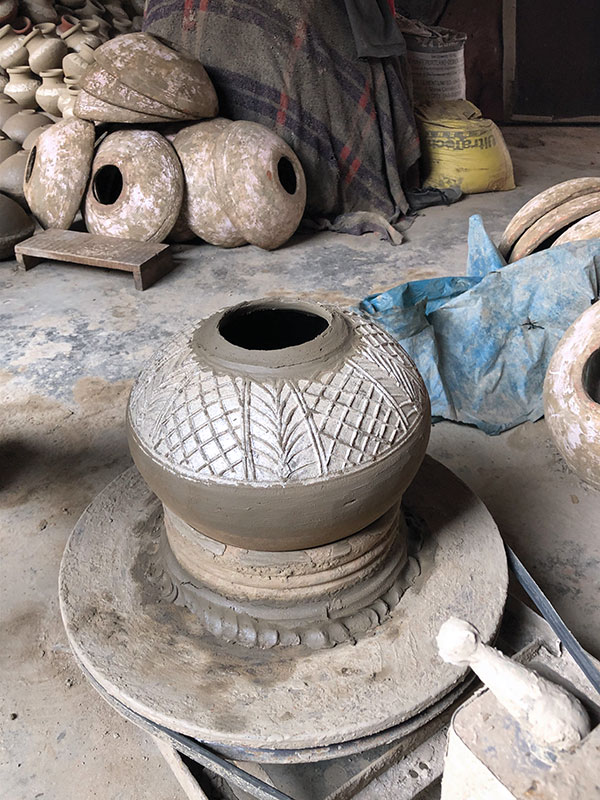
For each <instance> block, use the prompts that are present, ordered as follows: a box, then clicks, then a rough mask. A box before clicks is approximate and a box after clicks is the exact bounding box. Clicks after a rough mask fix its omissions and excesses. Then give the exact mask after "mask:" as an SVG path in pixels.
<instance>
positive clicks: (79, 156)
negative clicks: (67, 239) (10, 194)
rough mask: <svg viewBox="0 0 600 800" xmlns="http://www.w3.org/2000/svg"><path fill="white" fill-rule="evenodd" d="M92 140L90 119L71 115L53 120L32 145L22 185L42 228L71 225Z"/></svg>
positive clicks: (89, 161) (85, 179)
mask: <svg viewBox="0 0 600 800" xmlns="http://www.w3.org/2000/svg"><path fill="white" fill-rule="evenodd" d="M94 141H95V132H94V126H93V125H92V123H91V122H84V120H81V119H74V118H73V119H68V120H61V121H59V122H57V123H56V125H53V126H52V127H51V128H49V129H48V130H47V131H45V132H44V133H42V134H41V135H40V137H39V138H38V140H37V142H36V143H35V145H34V146H33V147H32V149H31V153H30V155H29V160H28V162H27V168H26V170H25V179H24V184H23V188H24V192H25V198H26V199H27V202H28V203H29V207H30V209H31V211H32V213H33V214H34V216H35V217H36V218H37V219H38V221H39V223H40V225H41V226H42V227H43V228H59V229H62V230H67V229H68V228H70V227H71V225H72V223H73V220H74V219H75V215H76V214H77V211H78V210H79V207H80V205H81V200H82V198H83V194H84V192H85V187H86V186H87V182H88V178H89V174H90V167H91V164H92V157H93V154H94Z"/></svg>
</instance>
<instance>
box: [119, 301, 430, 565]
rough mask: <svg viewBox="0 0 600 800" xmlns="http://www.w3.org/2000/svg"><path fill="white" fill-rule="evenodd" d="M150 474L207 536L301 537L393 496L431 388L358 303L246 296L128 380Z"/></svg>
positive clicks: (423, 421) (134, 443) (309, 542)
mask: <svg viewBox="0 0 600 800" xmlns="http://www.w3.org/2000/svg"><path fill="white" fill-rule="evenodd" d="M127 428H128V437H129V446H130V450H131V453H132V455H133V459H134V461H135V463H136V465H137V467H138V469H139V470H140V472H141V473H142V475H143V477H144V478H145V480H146V482H147V483H148V485H149V486H150V487H151V488H152V489H153V491H154V492H156V494H157V495H158V496H159V497H160V499H161V500H162V501H163V503H164V504H165V505H166V506H168V508H169V509H171V510H172V511H173V512H174V514H176V515H177V516H178V517H180V518H181V519H183V520H184V521H185V522H186V523H188V524H189V525H191V526H192V527H193V528H195V529H196V530H199V531H201V532H202V533H204V534H205V535H206V536H209V537H210V538H212V539H216V540H217V541H220V542H223V543H225V544H232V545H235V546H237V547H243V548H248V549H251V550H297V549H302V548H305V547H313V546H319V545H322V544H327V543H329V542H333V541H336V540H338V539H342V538H343V537H345V536H350V535H351V534H353V533H356V531H358V530H361V529H362V528H364V527H366V526H367V525H370V524H371V523H372V522H373V521H374V520H375V519H377V518H378V517H380V516H381V515H382V514H383V513H385V512H386V511H387V510H388V509H389V508H390V507H391V506H392V505H393V504H394V503H398V502H399V500H400V498H401V496H402V493H403V491H404V489H405V488H406V487H407V486H408V485H409V483H410V481H411V480H412V479H413V477H414V475H415V473H416V471H417V469H418V467H419V464H420V463H421V461H422V459H423V455H424V453H425V449H426V447H427V442H428V440H429V429H430V408H429V397H428V395H427V390H426V389H425V385H424V383H423V380H422V378H421V376H420V375H419V373H418V371H417V369H416V367H415V365H414V364H413V362H412V361H411V360H410V358H409V357H408V356H407V354H406V353H405V352H404V350H403V349H402V348H401V347H400V345H399V344H398V342H397V341H396V340H395V339H393V338H392V337H391V336H390V335H389V334H388V333H386V332H385V331H383V330H382V329H381V328H379V327H378V326H377V325H375V324H374V323H372V322H370V321H369V320H367V319H365V318H363V317H362V316H361V315H359V314H357V313H350V312H348V313H346V312H342V311H341V310H339V309H336V308H335V307H332V306H323V305H321V304H319V303H314V302H305V301H290V300H271V299H268V300H261V301H256V302H253V303H243V304H241V305H240V306H236V307H234V308H232V309H229V310H226V311H221V312H218V313H217V314H213V315H212V316H211V317H208V318H207V319H205V320H203V321H201V322H200V323H197V324H196V325H194V326H192V327H191V328H189V329H187V330H185V331H183V332H182V333H180V334H178V335H177V336H175V337H174V338H173V339H171V340H170V342H167V343H166V345H164V346H163V347H162V348H161V349H160V351H159V352H158V353H157V354H156V355H155V356H154V358H152V359H151V360H150V361H149V362H148V363H147V364H146V365H145V367H144V369H143V370H142V372H141V374H140V375H139V377H138V379H137V381H136V383H135V385H134V387H133V389H132V392H131V397H130V399H129V407H128V414H127Z"/></svg>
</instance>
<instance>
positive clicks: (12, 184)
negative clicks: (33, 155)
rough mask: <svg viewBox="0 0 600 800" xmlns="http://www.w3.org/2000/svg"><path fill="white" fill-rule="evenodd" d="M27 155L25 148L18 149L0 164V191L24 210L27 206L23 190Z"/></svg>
mask: <svg viewBox="0 0 600 800" xmlns="http://www.w3.org/2000/svg"><path fill="white" fill-rule="evenodd" d="M28 156H29V153H26V152H25V150H19V151H18V152H17V153H15V154H14V155H12V156H9V157H8V158H7V159H5V160H4V161H3V162H2V163H1V164H0V192H2V193H3V194H6V195H8V196H9V197H12V199H13V200H16V202H17V203H18V204H19V205H20V206H23V208H25V209H26V210H28V206H27V201H26V200H25V193H24V191H23V180H24V177H25V166H26V165H27V157H28Z"/></svg>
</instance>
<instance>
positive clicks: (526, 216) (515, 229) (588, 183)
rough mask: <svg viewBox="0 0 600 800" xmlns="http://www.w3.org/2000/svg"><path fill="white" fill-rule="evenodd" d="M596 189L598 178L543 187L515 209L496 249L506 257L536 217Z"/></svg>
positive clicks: (575, 179) (572, 180)
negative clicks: (515, 211) (541, 190)
mask: <svg viewBox="0 0 600 800" xmlns="http://www.w3.org/2000/svg"><path fill="white" fill-rule="evenodd" d="M598 191H600V178H572V179H571V180H568V181H563V182H562V183H557V184H556V185H555V186H550V187H549V188H548V189H544V191H543V192H540V193H539V194H536V195H535V197H532V198H531V200H529V201H528V202H527V203H525V205H524V206H522V207H521V208H520V209H519V210H518V211H517V213H516V214H515V215H514V217H513V218H512V219H511V221H510V222H509V223H508V225H507V226H506V229H505V231H504V233H503V234H502V237H501V239H500V243H499V245H498V250H499V251H500V253H501V254H502V255H503V256H504V258H507V257H508V255H509V253H510V251H511V249H512V247H513V245H514V244H515V242H516V241H517V239H519V238H520V237H521V236H522V235H523V234H524V233H525V231H526V230H527V229H528V228H530V227H531V226H532V225H534V224H535V223H536V222H537V221H538V219H541V218H542V217H543V216H544V215H545V214H547V213H548V212H549V211H552V209H554V208H557V206H561V205H563V203H567V202H568V201H569V200H574V199H575V198H576V197H581V196H582V195H586V194H592V193H593V192H598Z"/></svg>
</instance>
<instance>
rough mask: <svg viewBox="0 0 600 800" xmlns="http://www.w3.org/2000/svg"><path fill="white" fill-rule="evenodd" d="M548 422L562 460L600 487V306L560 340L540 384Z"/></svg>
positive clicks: (577, 321)
mask: <svg viewBox="0 0 600 800" xmlns="http://www.w3.org/2000/svg"><path fill="white" fill-rule="evenodd" d="M544 413H545V416H546V423H547V425H548V428H549V430H550V433H551V435H552V438H553V440H554V443H555V444H556V446H557V448H558V449H559V451H560V453H561V455H562V456H563V458H564V459H565V461H566V462H567V464H568V465H569V467H570V468H571V469H572V470H573V472H575V474H576V475H578V476H579V477H580V478H581V479H582V480H584V481H586V482H587V483H590V484H591V485H592V486H596V487H597V488H600V303H599V302H596V303H595V304H594V305H593V306H591V307H590V308H588V309H587V310H586V311H584V312H583V314H582V315H581V316H580V317H579V318H578V319H576V320H575V322H574V323H573V324H572V325H571V327H570V328H569V329H568V330H567V332H566V333H565V335H564V336H563V338H562V339H561V340H560V342H559V344H558V346H557V348H556V350H555V351H554V354H553V355H552V358H551V360H550V364H549V366H548V371H547V373H546V379H545V381H544Z"/></svg>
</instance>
